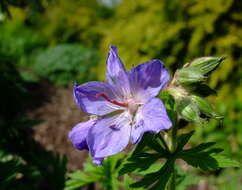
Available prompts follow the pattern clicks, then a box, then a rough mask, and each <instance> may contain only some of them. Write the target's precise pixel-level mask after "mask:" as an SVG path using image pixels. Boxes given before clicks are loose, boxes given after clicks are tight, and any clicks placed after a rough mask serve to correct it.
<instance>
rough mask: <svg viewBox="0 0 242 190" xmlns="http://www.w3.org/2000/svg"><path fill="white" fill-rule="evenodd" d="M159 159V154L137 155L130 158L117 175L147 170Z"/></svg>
mask: <svg viewBox="0 0 242 190" xmlns="http://www.w3.org/2000/svg"><path fill="white" fill-rule="evenodd" d="M160 157H161V155H160V154H148V153H139V154H136V155H133V156H132V157H130V158H129V159H128V161H127V163H126V164H124V166H123V168H122V169H121V170H120V172H119V174H120V175H124V174H126V173H131V172H133V171H135V170H138V171H144V170H147V169H148V168H149V167H150V166H151V165H152V164H153V163H154V162H155V161H157V160H158V159H159V158H160Z"/></svg>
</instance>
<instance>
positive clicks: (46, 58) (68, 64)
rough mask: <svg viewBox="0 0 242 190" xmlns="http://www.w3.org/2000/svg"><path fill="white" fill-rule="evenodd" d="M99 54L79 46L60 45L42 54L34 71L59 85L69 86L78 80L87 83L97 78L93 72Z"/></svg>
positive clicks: (36, 62)
mask: <svg viewBox="0 0 242 190" xmlns="http://www.w3.org/2000/svg"><path fill="white" fill-rule="evenodd" d="M97 60H98V55H97V52H96V51H95V50H93V49H90V48H85V47H83V46H80V45H77V44H60V45H58V46H55V47H51V48H49V49H46V50H45V51H44V52H41V53H40V54H39V55H38V56H37V57H36V60H35V67H34V71H35V73H37V74H38V75H40V76H42V77H47V78H48V79H49V80H50V81H51V82H53V83H55V84H57V85H68V84H70V82H71V81H73V80H74V79H76V80H77V81H80V82H85V81H88V80H91V79H93V78H95V75H94V72H91V70H93V68H94V66H96V63H97Z"/></svg>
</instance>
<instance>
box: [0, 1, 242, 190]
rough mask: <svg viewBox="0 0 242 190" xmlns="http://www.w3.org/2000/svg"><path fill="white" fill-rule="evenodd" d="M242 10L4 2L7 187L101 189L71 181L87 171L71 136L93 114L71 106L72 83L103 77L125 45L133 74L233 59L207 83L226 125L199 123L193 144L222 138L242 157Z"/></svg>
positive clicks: (236, 174)
mask: <svg viewBox="0 0 242 190" xmlns="http://www.w3.org/2000/svg"><path fill="white" fill-rule="evenodd" d="M241 10H242V2H241V1H239V0H186V1H178V0H163V1H157V0H149V1H147V0H88V1H86V0H68V1H67V0H1V1H0V85H1V93H0V98H1V107H0V130H1V131H0V189H51V190H53V189H63V188H64V187H65V188H66V189H75V188H80V186H82V185H86V184H89V189H94V185H93V184H94V183H93V181H95V180H93V181H92V180H89V181H88V180H86V182H85V180H84V182H83V176H82V174H78V175H79V178H80V180H79V183H78V179H79V178H78V175H77V177H76V178H77V180H76V181H75V182H76V184H77V185H76V186H75V185H74V186H73V184H71V183H66V182H65V180H69V179H70V178H72V177H73V176H71V173H72V172H73V170H76V169H78V168H79V169H80V168H82V163H81V161H80V162H79V161H77V160H75V161H73V158H71V156H70V155H71V154H73V153H72V152H73V151H72V147H71V145H70V143H69V142H67V141H68V140H67V133H68V130H70V129H71V128H72V126H73V125H74V124H75V123H76V122H78V121H81V120H83V119H85V117H86V116H85V115H83V114H82V113H80V112H78V108H74V107H75V105H74V103H73V100H72V94H71V91H72V89H71V86H72V85H73V83H74V81H78V82H79V83H84V82H86V81H90V80H105V78H104V77H105V73H104V72H105V60H106V57H107V52H108V46H109V45H116V46H117V47H118V48H119V54H120V57H121V58H122V60H123V62H124V64H125V66H126V68H128V69H130V68H131V67H133V66H135V65H137V64H140V63H143V62H146V61H148V60H150V59H154V58H155V59H161V60H162V61H163V62H164V63H165V65H166V66H167V67H168V68H169V71H170V73H171V74H172V73H174V71H175V70H176V69H177V68H179V67H181V66H182V65H183V64H184V63H186V62H189V61H191V60H192V59H194V58H197V57H202V56H226V60H225V61H224V62H223V63H222V64H221V65H220V67H219V68H218V69H217V70H216V71H215V72H214V73H213V74H212V76H211V77H210V78H209V79H208V83H209V85H210V87H212V88H214V89H216V90H217V96H213V97H210V101H211V102H213V104H214V107H216V109H217V112H218V113H220V114H221V115H224V120H223V121H214V120H211V121H210V122H209V123H208V124H207V125H206V126H203V127H201V126H196V125H194V126H192V127H195V128H196V134H195V135H194V137H193V139H192V143H194V144H197V143H199V142H201V141H206V142H207V141H215V142H217V143H218V146H220V147H223V148H224V149H225V152H224V153H225V154H227V155H229V156H230V157H233V158H235V159H237V160H240V161H241V160H242V96H241V93H242V80H241V78H242V67H241V64H242V56H241V52H242V12H241ZM60 104H61V105H60ZM50 110H51V111H50ZM74 112H75V114H73V113H74ZM43 115H44V116H43ZM60 116H61V118H62V119H59V118H60ZM64 116H65V117H64ZM72 117H74V119H73V118H72ZM53 118H55V119H53ZM40 120H45V121H40ZM46 122H47V124H46ZM48 122H49V124H48ZM60 123H61V124H60ZM33 126H36V127H34V129H33V128H32V127H33ZM41 127H42V129H41ZM50 127H51V129H50ZM37 128H38V129H37ZM45 129H46V131H45ZM49 131H51V132H49ZM55 131H58V132H57V134H58V135H59V136H61V137H62V138H60V139H59V140H58V143H57V144H58V145H56V141H53V140H52V139H55V140H56V139H57V137H56V133H55ZM60 131H61V132H60ZM38 137H39V138H38ZM42 137H43V138H42ZM41 139H44V140H41ZM43 141H44V142H43ZM53 142H54V143H53ZM52 144H53V145H52ZM62 146H64V147H67V148H64V149H63V148H62ZM50 147H51V148H50ZM78 153H79V152H78ZM78 153H75V154H78ZM66 157H67V159H66ZM82 157H84V158H85V157H86V155H82ZM84 158H82V161H83V160H84ZM78 159H79V158H78ZM71 162H73V163H71ZM110 162H112V161H110ZM71 165H74V166H71ZM90 167H93V166H90ZM90 167H89V170H90ZM87 168H88V167H87ZM99 170H100V169H99ZM81 171H82V170H81ZM91 171H92V170H91ZM103 172H104V173H103V175H106V174H107V172H106V171H103ZM105 172H106V173H105ZM191 172H193V171H191ZM80 173H81V172H80ZM101 173H102V172H101ZM99 174H100V171H99ZM194 175H197V176H200V175H203V178H202V180H200V182H199V185H196V186H193V187H191V188H190V189H199V190H206V189H207V190H217V189H219V190H226V189H230V190H231V189H233V190H237V189H240V188H241V185H242V178H241V176H242V169H240V168H239V169H238V168H237V169H224V170H220V171H216V172H212V173H211V172H208V173H207V174H201V173H194ZM80 176H82V177H80ZM84 177H85V176H84ZM89 177H90V176H89ZM89 177H88V176H86V178H89ZM99 177H100V176H99ZM74 178H75V176H74ZM98 179H99V178H98ZM191 179H192V178H191ZM81 180H82V182H80V181H81ZM126 181H127V180H126ZM107 183H108V182H107ZM70 184H71V185H70ZM78 184H79V186H78ZM80 184H81V185H80ZM90 184H91V185H90ZM96 188H97V189H114V187H113V186H110V185H107V184H106V183H105V184H102V183H101V185H97V186H96ZM126 189H127V188H126Z"/></svg>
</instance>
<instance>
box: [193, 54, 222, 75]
mask: <svg viewBox="0 0 242 190" xmlns="http://www.w3.org/2000/svg"><path fill="white" fill-rule="evenodd" d="M224 59H225V57H201V58H197V59H195V60H194V61H192V62H191V63H190V64H188V67H189V68H190V67H194V68H198V69H199V70H200V72H201V74H203V75H206V74H208V73H209V72H212V71H213V70H215V69H216V68H217V67H218V66H219V64H220V63H221V62H222V61H223V60H224Z"/></svg>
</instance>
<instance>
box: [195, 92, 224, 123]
mask: <svg viewBox="0 0 242 190" xmlns="http://www.w3.org/2000/svg"><path fill="white" fill-rule="evenodd" d="M190 98H191V100H192V101H193V102H194V103H195V104H196V105H197V107H198V108H199V110H200V112H202V113H204V114H205V115H206V116H209V117H212V118H215V119H222V118H223V117H221V116H219V115H218V114H217V113H215V111H214V110H213V108H212V106H211V104H210V103H209V102H208V101H207V100H206V99H204V98H202V97H199V96H196V95H191V96H190Z"/></svg>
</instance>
